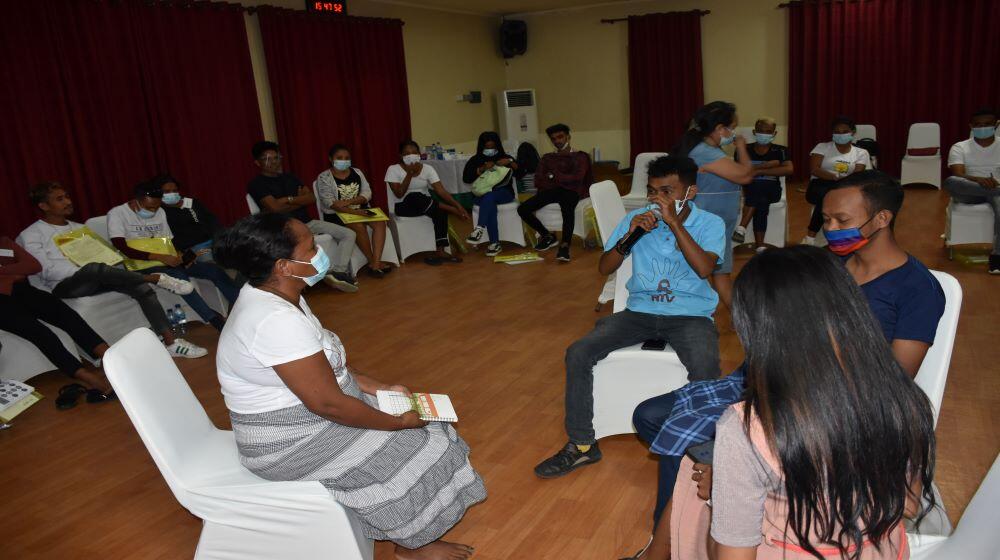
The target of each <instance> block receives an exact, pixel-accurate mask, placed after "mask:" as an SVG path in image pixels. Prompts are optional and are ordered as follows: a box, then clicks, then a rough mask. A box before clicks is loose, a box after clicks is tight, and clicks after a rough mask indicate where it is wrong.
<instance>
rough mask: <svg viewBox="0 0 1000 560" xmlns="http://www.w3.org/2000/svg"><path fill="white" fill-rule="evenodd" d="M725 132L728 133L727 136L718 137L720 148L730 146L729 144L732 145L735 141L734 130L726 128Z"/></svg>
mask: <svg viewBox="0 0 1000 560" xmlns="http://www.w3.org/2000/svg"><path fill="white" fill-rule="evenodd" d="M726 130H728V131H729V136H720V137H719V145H720V146H728V145H730V144H732V143H733V140H735V139H736V131H735V130H733V129H731V128H727V129H726Z"/></svg>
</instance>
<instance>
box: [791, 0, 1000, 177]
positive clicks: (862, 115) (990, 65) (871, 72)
mask: <svg viewBox="0 0 1000 560" xmlns="http://www.w3.org/2000/svg"><path fill="white" fill-rule="evenodd" d="M788 19H789V26H788V29H789V38H788V57H789V58H788V60H789V79H788V104H789V123H788V126H789V133H788V134H789V144H790V146H789V147H790V148H791V151H792V157H793V159H794V160H795V162H796V171H797V173H798V174H799V176H808V172H809V170H808V165H807V162H808V161H809V152H810V151H811V150H812V148H813V146H815V145H816V144H817V143H819V142H826V141H829V140H830V127H829V123H830V119H831V118H833V117H834V116H835V115H839V114H845V115H848V116H850V117H852V118H854V119H855V121H857V122H858V123H862V124H873V125H875V127H876V130H877V134H878V143H879V147H880V150H881V155H880V157H879V166H880V168H881V169H882V170H884V171H886V172H888V173H890V174H893V175H895V176H897V177H898V176H899V170H900V160H901V159H902V157H903V154H904V152H905V150H906V139H907V135H908V133H909V127H910V125H911V124H913V123H918V122H936V123H939V124H940V125H941V150H942V152H943V157H942V160H943V161H944V160H947V152H948V149H949V147H950V146H951V145H952V144H954V143H955V142H957V141H959V140H964V139H966V138H968V137H969V128H968V122H969V115H970V114H971V112H972V111H973V110H975V109H976V108H977V107H979V106H981V105H994V106H995V105H997V104H1000V72H998V71H997V69H998V68H1000V34H998V33H997V22H998V21H1000V2H997V1H995V0H955V1H951V2H942V1H940V0H865V1H863V2H841V1H835V2H830V1H822V2H813V1H809V2H793V3H792V4H791V5H790V6H789V7H788Z"/></svg>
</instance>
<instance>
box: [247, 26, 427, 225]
mask: <svg viewBox="0 0 1000 560" xmlns="http://www.w3.org/2000/svg"><path fill="white" fill-rule="evenodd" d="M258 16H259V18H260V29H261V35H262V36H263V39H264V53H265V55H266V57H267V72H268V78H269V81H270V83H271V96H272V98H273V100H274V116H275V120H276V121H277V126H278V138H279V140H280V142H281V151H282V154H283V155H284V156H285V161H284V163H285V170H286V171H288V172H291V173H294V174H295V175H296V176H297V177H298V178H299V179H301V180H302V181H303V182H304V183H305V184H306V185H311V184H312V182H313V181H314V180H315V179H316V176H317V175H318V174H319V173H320V172H321V171H322V170H324V169H326V168H328V167H329V165H330V164H329V162H328V160H327V151H328V150H329V148H330V146H331V145H333V144H346V145H347V146H348V148H349V149H350V150H351V159H352V161H353V162H354V165H355V167H358V168H360V169H361V170H362V171H364V173H365V175H366V176H367V177H368V181H369V182H370V183H371V185H372V191H373V195H374V200H373V203H374V204H375V205H377V206H381V207H383V208H384V207H385V204H386V198H385V187H384V184H385V183H384V182H383V177H385V170H386V168H387V167H388V166H389V165H391V164H392V163H395V162H396V160H397V159H398V146H399V143H400V142H401V141H402V140H405V139H406V138H409V136H410V105H409V95H408V94H407V88H406V62H405V60H404V58H403V31H402V25H403V23H402V22H401V21H399V20H387V19H372V18H355V17H346V18H345V17H342V16H332V15H322V14H314V13H308V12H300V11H293V10H287V9H280V8H270V7H264V8H261V9H260V11H259V12H258Z"/></svg>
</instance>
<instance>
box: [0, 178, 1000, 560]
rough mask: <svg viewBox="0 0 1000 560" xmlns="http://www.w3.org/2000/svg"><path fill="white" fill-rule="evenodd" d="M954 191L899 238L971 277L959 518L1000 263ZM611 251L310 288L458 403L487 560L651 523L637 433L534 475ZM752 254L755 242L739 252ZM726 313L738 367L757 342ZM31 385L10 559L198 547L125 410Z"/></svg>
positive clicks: (960, 391) (609, 548)
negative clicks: (976, 259)
mask: <svg viewBox="0 0 1000 560" xmlns="http://www.w3.org/2000/svg"><path fill="white" fill-rule="evenodd" d="M789 190H790V192H789V196H788V199H789V201H790V213H789V215H790V219H791V226H792V227H791V233H790V236H789V237H790V239H791V240H793V241H797V240H798V239H800V238H801V236H802V235H803V231H802V230H803V227H804V224H805V222H806V220H807V215H806V214H807V212H808V207H807V205H806V204H805V202H804V200H803V195H802V194H800V193H798V192H796V191H795V189H794V186H792V187H791V188H790V189H789ZM946 202H947V196H946V195H943V194H941V193H939V192H938V191H936V190H930V189H912V190H911V189H908V191H907V201H906V204H905V207H904V209H903V212H902V215H901V217H900V219H899V224H898V228H897V232H898V233H897V235H898V238H899V239H900V241H901V243H902V244H903V246H904V247H905V248H906V249H907V250H908V251H910V252H911V253H913V254H914V255H916V256H917V257H918V258H920V259H921V260H922V261H923V262H924V263H926V264H927V265H928V266H929V267H931V268H934V269H938V270H945V271H948V272H950V273H951V274H953V275H955V276H956V277H958V279H959V280H960V282H961V284H962V287H963V289H964V291H965V303H964V305H963V308H962V316H961V324H960V327H959V330H958V337H957V341H956V345H955V353H954V357H953V358H952V367H951V373H950V376H949V379H948V386H947V390H946V393H945V398H944V405H943V408H942V411H941V420H940V423H939V424H938V430H937V432H938V437H939V440H938V441H939V451H938V457H937V458H938V474H937V480H938V483H939V485H940V488H941V491H942V493H943V495H944V500H945V504H946V506H947V508H948V511H949V515H950V517H951V518H952V520H953V521H957V520H958V518H959V517H960V516H961V514H962V510H963V509H964V508H965V506H966V504H967V503H968V501H969V499H970V498H971V496H972V494H973V493H974V492H975V490H976V488H977V486H978V485H979V482H980V480H981V479H982V478H983V476H984V475H985V473H986V470H987V469H988V468H989V466H990V465H991V464H992V462H993V459H994V458H995V457H996V455H997V451H998V449H1000V430H998V426H1000V370H998V367H997V364H1000V322H998V317H1000V297H998V296H1000V277H991V276H989V275H987V274H986V273H985V270H984V267H983V266H978V267H976V268H969V267H966V266H964V265H961V264H959V263H958V262H951V261H948V260H947V257H946V252H945V251H944V249H943V248H942V241H941V239H940V238H939V235H940V234H941V232H942V231H943V226H944V207H945V204H946ZM466 231H467V228H466ZM598 255H599V253H598V251H584V250H582V249H581V248H580V246H579V244H576V245H575V246H574V252H573V262H572V263H570V264H566V265H561V264H557V263H556V262H555V261H554V260H553V258H554V256H555V255H554V251H552V252H549V253H547V254H546V261H545V262H544V263H534V264H528V265H523V266H506V265H499V264H493V263H492V262H491V259H487V258H486V257H484V256H483V255H482V254H479V253H474V252H473V253H470V254H469V255H467V256H466V262H465V263H463V264H460V265H446V266H441V267H437V268H432V267H429V266H427V265H425V264H423V263H422V262H421V260H420V259H419V258H413V259H411V262H410V263H408V264H406V265H404V266H403V267H402V268H401V269H400V270H398V271H397V272H394V273H393V274H391V275H390V276H389V277H387V278H385V279H383V280H374V279H370V278H368V277H367V276H362V277H361V291H360V292H359V293H357V294H353V295H350V294H341V293H337V292H333V291H331V290H330V289H329V288H326V287H325V286H319V287H317V288H314V289H313V290H312V291H311V293H310V294H309V295H308V296H307V297H308V298H309V301H310V305H311V306H312V307H313V309H314V310H315V311H316V312H317V314H318V315H319V316H320V317H321V318H322V320H323V322H324V324H325V325H326V326H327V327H328V328H330V329H331V330H333V331H335V332H337V333H338V334H339V335H340V336H341V338H342V339H343V341H344V343H345V345H346V348H347V353H348V355H349V360H350V364H351V365H353V366H354V367H355V368H356V369H358V370H359V371H362V372H365V373H369V374H371V375H372V376H375V377H377V378H379V379H382V380H386V381H395V382H401V383H405V384H406V385H408V386H409V387H411V388H412V389H415V390H429V391H434V392H443V393H448V394H450V395H451V396H452V398H453V399H454V401H455V403H456V406H457V409H458V411H459V415H460V417H461V419H462V421H461V422H460V423H459V424H458V428H459V430H460V432H461V433H462V435H463V436H464V437H465V438H466V439H467V440H468V442H469V444H470V445H471V446H472V450H473V453H472V461H473V464H474V465H475V467H476V468H477V469H478V470H479V471H480V472H481V473H482V475H483V477H484V479H485V480H486V485H487V488H488V491H489V499H488V500H487V501H486V502H485V503H483V504H481V505H479V506H476V507H474V508H473V509H472V510H470V511H469V513H468V515H467V516H466V517H465V518H464V519H463V520H462V522H461V523H460V524H459V525H458V526H457V527H456V528H455V529H454V530H453V531H452V532H451V533H450V534H449V535H448V538H449V539H450V540H457V541H460V542H466V543H469V544H471V545H473V546H475V547H476V549H477V553H476V555H475V558H479V559H482V560H495V559H505V558H518V559H527V558H531V559H537V558H552V559H564V558H565V559H569V558H574V559H595V560H611V559H616V558H619V557H620V556H624V555H626V553H628V554H631V553H633V552H634V551H635V550H636V549H637V548H638V547H639V545H641V544H642V543H644V542H645V539H646V536H647V535H648V534H649V529H650V527H649V524H650V512H651V508H652V505H653V500H654V496H655V488H656V486H655V481H656V463H655V460H654V458H653V457H652V456H651V455H650V454H649V453H648V452H647V451H646V448H645V447H644V446H643V444H642V443H641V442H640V441H639V440H638V439H637V438H636V437H634V436H616V437H612V438H607V439H605V440H603V441H601V448H602V450H603V452H604V460H603V461H602V462H601V463H600V464H598V465H595V466H591V467H587V468H585V469H582V470H580V471H577V472H576V473H573V474H571V475H569V476H567V477H565V478H562V479H558V480H548V481H542V480H539V479H537V478H536V477H535V476H534V474H533V473H532V467H533V466H534V465H535V464H536V463H537V462H538V461H540V460H541V459H543V458H545V457H547V456H548V455H550V454H551V453H553V452H554V451H555V450H557V449H558V448H559V447H560V446H561V445H562V444H563V443H564V442H565V440H566V437H565V435H564V433H563V429H562V416H563V384H564V381H563V378H564V371H563V362H562V360H563V353H564V351H565V349H566V347H567V345H569V344H570V343H571V342H572V341H573V340H574V339H577V338H579V337H580V336H582V335H583V334H585V333H586V332H587V331H588V330H590V328H591V327H592V326H593V323H594V321H595V320H596V319H597V318H598V317H599V316H600V315H599V314H598V313H595V312H594V304H595V302H596V298H597V294H598V293H599V292H600V289H601V285H602V283H603V281H604V278H603V277H601V276H600V275H599V274H598V273H597V270H596V263H597V257H598ZM748 258H749V253H748V252H741V253H739V254H738V258H737V266H740V265H741V264H742V263H744V262H746V260H747V259H748ZM609 312H610V305H608V306H605V309H604V311H603V312H602V313H609ZM721 323H722V324H721V326H722V327H723V330H724V333H723V335H722V338H721V344H722V356H723V362H724V363H723V366H724V368H723V369H724V370H725V371H729V369H727V368H732V367H733V366H735V365H737V364H738V363H739V362H740V361H741V358H742V351H741V349H740V346H739V343H738V342H737V340H736V336H735V334H734V333H733V332H732V331H731V329H730V328H728V322H727V321H722V322H721ZM189 338H190V339H191V340H193V341H195V342H196V343H198V344H201V345H205V346H207V347H209V348H211V349H212V350H213V352H212V353H211V354H210V355H209V356H208V357H206V358H203V359H200V360H179V361H178V362H177V363H178V365H179V366H180V368H181V370H182V371H183V372H184V375H185V377H186V378H187V380H188V381H189V383H190V384H191V386H192V388H193V389H194V392H195V393H196V394H197V396H198V398H199V399H200V401H201V402H202V404H204V406H205V408H206V409H207V410H208V413H209V416H210V417H211V418H212V419H213V421H214V422H216V424H217V425H218V426H220V427H226V428H228V426H229V420H228V416H227V413H226V409H225V406H224V404H223V400H222V396H221V394H220V393H219V384H218V381H217V380H216V377H215V371H214V348H215V343H216V334H215V332H214V331H213V330H212V329H211V328H208V327H203V326H199V327H196V328H195V329H194V330H193V332H192V334H191V335H190V336H189ZM31 383H32V384H34V385H35V386H37V387H38V389H39V390H40V391H41V392H42V393H44V394H45V395H46V399H45V400H44V401H42V402H41V403H39V404H38V405H36V406H35V407H33V408H32V409H30V410H28V411H27V412H26V413H24V414H23V415H22V416H21V417H19V418H17V419H16V420H15V422H14V427H13V429H10V430H5V431H2V432H0V489H2V494H3V497H2V500H0V504H2V509H3V515H2V517H0V557H2V558H11V559H30V558H45V559H49V558H59V559H76V558H83V559H90V558H102V559H112V558H134V559H144V560H146V559H157V558H163V559H178V558H190V557H191V556H192V554H193V552H194V549H195V545H196V543H197V540H198V535H199V531H200V529H201V523H200V521H199V520H198V519H197V518H195V517H194V516H192V515H191V514H189V513H188V512H187V511H186V510H184V509H183V508H181V507H180V505H178V503H177V502H176V501H175V500H174V498H173V496H172V495H171V493H170V491H169V489H168V488H167V485H166V484H165V483H164V481H163V479H162V477H161V476H160V474H159V472H158V471H157V469H156V467H155V466H154V464H153V462H152V460H151V459H150V457H149V455H148V453H147V452H146V450H145V448H144V447H143V445H142V443H141V442H140V440H139V438H138V436H137V435H136V433H135V431H134V429H133V427H132V425H131V423H130V422H129V420H128V418H127V417H126V415H125V413H124V411H123V410H122V409H121V407H120V406H119V405H118V404H117V403H116V404H103V405H89V404H86V403H84V402H81V404H80V405H79V406H77V407H76V408H75V409H72V410H69V411H57V410H56V409H55V407H54V405H53V401H54V395H55V394H56V392H57V390H58V388H59V386H61V385H62V384H64V383H66V379H65V378H64V377H62V376H60V375H58V374H55V373H48V374H44V375H41V376H38V377H36V378H34V379H33V380H32V381H31ZM334 557H335V556H334ZM391 557H392V554H391V546H390V545H388V544H386V543H381V544H378V545H377V546H376V558H378V559H380V560H382V559H389V558H391Z"/></svg>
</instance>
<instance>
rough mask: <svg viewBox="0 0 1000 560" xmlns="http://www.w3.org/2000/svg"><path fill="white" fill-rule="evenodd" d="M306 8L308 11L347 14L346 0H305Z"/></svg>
mask: <svg viewBox="0 0 1000 560" xmlns="http://www.w3.org/2000/svg"><path fill="white" fill-rule="evenodd" d="M306 10H308V11H310V12H321V13H324V14H338V15H343V16H346V15H347V1H346V0H334V1H324V0H306Z"/></svg>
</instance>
